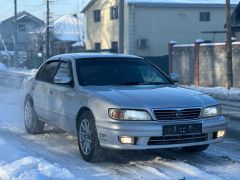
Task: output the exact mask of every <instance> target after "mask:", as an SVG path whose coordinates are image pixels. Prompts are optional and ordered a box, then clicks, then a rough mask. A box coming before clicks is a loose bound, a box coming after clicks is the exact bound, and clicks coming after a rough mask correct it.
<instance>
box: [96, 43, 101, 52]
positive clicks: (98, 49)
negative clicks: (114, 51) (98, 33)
mask: <svg viewBox="0 0 240 180" xmlns="http://www.w3.org/2000/svg"><path fill="white" fill-rule="evenodd" d="M95 50H96V51H100V50H101V43H99V42H96V43H95Z"/></svg>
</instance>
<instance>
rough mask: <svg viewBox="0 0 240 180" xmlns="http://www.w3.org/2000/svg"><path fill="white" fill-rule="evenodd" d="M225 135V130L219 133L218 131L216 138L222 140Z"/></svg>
mask: <svg viewBox="0 0 240 180" xmlns="http://www.w3.org/2000/svg"><path fill="white" fill-rule="evenodd" d="M225 134H226V131H225V130H221V131H218V132H217V138H222V137H224V136H225Z"/></svg>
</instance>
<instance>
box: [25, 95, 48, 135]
mask: <svg viewBox="0 0 240 180" xmlns="http://www.w3.org/2000/svg"><path fill="white" fill-rule="evenodd" d="M24 124H25V129H26V131H27V132H28V133H30V134H40V133H43V128H44V124H45V123H44V122H42V121H40V120H39V119H38V117H37V115H36V112H35V109H34V106H33V101H32V99H31V98H30V97H27V98H26V100H25V103H24Z"/></svg>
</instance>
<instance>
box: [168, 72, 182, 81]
mask: <svg viewBox="0 0 240 180" xmlns="http://www.w3.org/2000/svg"><path fill="white" fill-rule="evenodd" d="M170 78H171V80H172V81H173V82H178V81H179V79H180V76H179V74H178V73H171V74H170Z"/></svg>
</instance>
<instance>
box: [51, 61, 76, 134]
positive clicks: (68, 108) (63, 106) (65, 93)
mask: <svg viewBox="0 0 240 180" xmlns="http://www.w3.org/2000/svg"><path fill="white" fill-rule="evenodd" d="M66 79H68V80H70V81H69V82H67V81H66ZM61 81H62V82H61ZM64 81H66V82H65V83H64ZM50 92H51V96H50V98H49V100H48V101H49V104H51V107H52V111H53V113H54V117H55V118H54V122H53V123H54V124H57V125H59V126H60V127H62V128H65V129H68V130H71V131H74V130H75V129H76V128H75V114H74V112H75V108H76V107H74V101H75V97H76V96H75V91H74V80H73V74H72V64H71V61H70V60H69V61H67V60H62V61H60V65H59V68H58V70H57V73H56V75H55V77H54V83H53V84H52V86H51V88H50Z"/></svg>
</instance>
